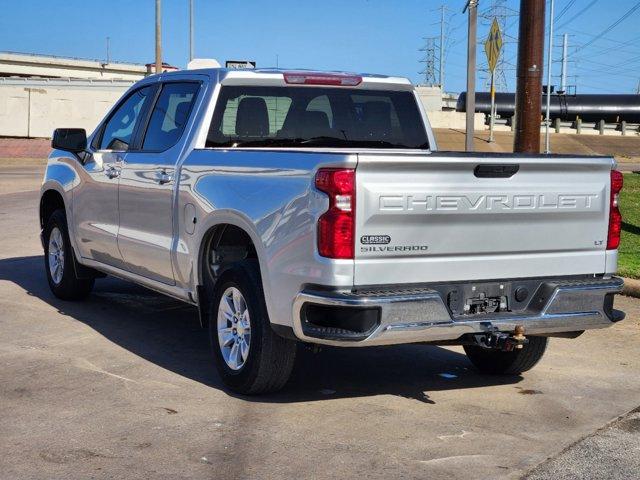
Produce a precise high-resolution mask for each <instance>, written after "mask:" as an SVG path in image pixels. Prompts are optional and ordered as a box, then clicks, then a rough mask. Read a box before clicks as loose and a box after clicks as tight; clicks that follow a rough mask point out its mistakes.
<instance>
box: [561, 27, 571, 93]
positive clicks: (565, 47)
mask: <svg viewBox="0 0 640 480" xmlns="http://www.w3.org/2000/svg"><path fill="white" fill-rule="evenodd" d="M568 57H569V34H568V33H565V34H564V35H563V36H562V72H561V73H560V90H561V91H562V92H565V93H566V92H567V61H568Z"/></svg>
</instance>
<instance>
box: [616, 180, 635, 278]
mask: <svg viewBox="0 0 640 480" xmlns="http://www.w3.org/2000/svg"><path fill="white" fill-rule="evenodd" d="M620 211H621V212H622V222H623V223H622V238H621V241H620V249H619V250H618V274H620V275H622V276H623V277H630V278H640V174H637V173H625V175H624V187H623V188H622V194H621V195H620Z"/></svg>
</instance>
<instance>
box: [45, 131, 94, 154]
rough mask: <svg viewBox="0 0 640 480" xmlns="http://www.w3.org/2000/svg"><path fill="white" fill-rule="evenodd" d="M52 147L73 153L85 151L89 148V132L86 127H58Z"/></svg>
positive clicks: (54, 133)
mask: <svg viewBox="0 0 640 480" xmlns="http://www.w3.org/2000/svg"><path fill="white" fill-rule="evenodd" d="M51 147H52V148H56V149H58V150H66V151H67V152H73V153H80V152H84V151H85V150H86V149H87V132H86V131H85V130H84V128H56V129H55V130H54V132H53V138H52V139H51Z"/></svg>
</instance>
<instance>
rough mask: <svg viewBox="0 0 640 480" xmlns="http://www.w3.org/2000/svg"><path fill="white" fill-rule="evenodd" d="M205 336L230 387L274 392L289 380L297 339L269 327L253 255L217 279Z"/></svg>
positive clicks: (250, 390) (245, 391)
mask: <svg viewBox="0 0 640 480" xmlns="http://www.w3.org/2000/svg"><path fill="white" fill-rule="evenodd" d="M209 339H210V341H211V349H212V351H213V356H214V359H215V363H216V367H217V369H218V372H219V373H220V376H221V377H222V381H223V382H224V383H225V384H226V385H227V386H228V387H229V388H230V389H231V390H233V391H235V392H238V393H243V394H258V393H268V392H275V391H277V390H280V389H281V388H282V387H283V386H284V385H285V383H286V382H287V380H288V379H289V375H290V374H291V370H292V369H293V364H294V361H295V355H296V342H294V341H292V340H288V339H286V338H283V337H280V336H279V335H277V334H276V333H275V332H274V331H273V329H272V328H271V324H270V321H269V316H268V315H267V309H266V306H265V303H264V296H263V293H262V285H261V281H260V275H259V269H258V265H257V262H256V261H255V260H244V261H242V262H238V263H236V264H234V265H233V266H231V267H230V268H229V269H228V270H226V271H225V272H224V273H223V274H222V275H221V276H220V279H219V280H218V281H217V283H216V287H215V290H214V296H213V302H212V308H211V313H210V316H209Z"/></svg>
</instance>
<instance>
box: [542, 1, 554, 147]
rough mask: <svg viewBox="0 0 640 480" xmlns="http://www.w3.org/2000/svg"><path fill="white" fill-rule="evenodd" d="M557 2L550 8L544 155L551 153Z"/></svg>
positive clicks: (552, 3) (552, 2)
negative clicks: (550, 135)
mask: <svg viewBox="0 0 640 480" xmlns="http://www.w3.org/2000/svg"><path fill="white" fill-rule="evenodd" d="M554 6H555V0H551V5H550V6H549V15H550V18H549V40H548V43H549V45H548V48H549V50H548V54H547V113H546V115H545V122H544V123H545V124H546V125H545V132H544V153H547V154H548V153H551V139H550V138H549V128H550V126H551V70H552V68H551V66H552V65H553V10H554Z"/></svg>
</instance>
